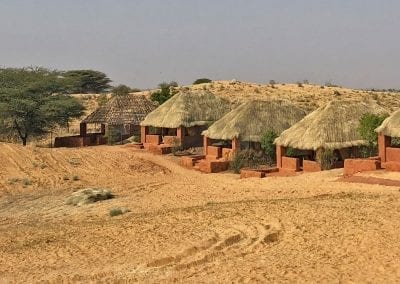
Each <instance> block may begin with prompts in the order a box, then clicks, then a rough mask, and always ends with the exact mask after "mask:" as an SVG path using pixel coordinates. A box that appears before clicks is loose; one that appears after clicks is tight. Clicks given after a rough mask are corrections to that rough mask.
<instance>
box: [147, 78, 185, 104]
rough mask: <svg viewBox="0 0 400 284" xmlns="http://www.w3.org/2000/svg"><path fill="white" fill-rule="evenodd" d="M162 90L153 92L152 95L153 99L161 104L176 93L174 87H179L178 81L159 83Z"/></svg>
mask: <svg viewBox="0 0 400 284" xmlns="http://www.w3.org/2000/svg"><path fill="white" fill-rule="evenodd" d="M158 86H159V87H160V89H161V90H159V91H156V92H153V93H152V94H151V96H150V99H151V100H152V101H155V102H158V103H159V104H160V105H161V104H163V103H165V102H166V101H167V100H168V99H170V98H171V97H173V96H174V95H175V91H174V90H173V87H177V86H178V83H176V82H174V81H172V82H170V83H165V82H163V83H160V84H159V85H158Z"/></svg>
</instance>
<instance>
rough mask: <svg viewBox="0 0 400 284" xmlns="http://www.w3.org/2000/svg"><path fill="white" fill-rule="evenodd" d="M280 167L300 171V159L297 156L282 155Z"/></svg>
mask: <svg viewBox="0 0 400 284" xmlns="http://www.w3.org/2000/svg"><path fill="white" fill-rule="evenodd" d="M282 168H284V169H286V170H292V171H295V172H298V171H300V160H299V159H298V158H291V157H282Z"/></svg>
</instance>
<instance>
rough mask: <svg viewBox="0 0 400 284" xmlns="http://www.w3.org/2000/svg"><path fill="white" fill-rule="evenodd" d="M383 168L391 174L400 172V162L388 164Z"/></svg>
mask: <svg viewBox="0 0 400 284" xmlns="http://www.w3.org/2000/svg"><path fill="white" fill-rule="evenodd" d="M382 167H384V168H385V170H387V171H390V172H400V162H386V163H385V164H384V165H382Z"/></svg>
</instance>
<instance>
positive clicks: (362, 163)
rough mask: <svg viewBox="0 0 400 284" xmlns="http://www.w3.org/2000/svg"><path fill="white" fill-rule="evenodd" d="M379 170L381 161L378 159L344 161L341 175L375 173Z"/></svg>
mask: <svg viewBox="0 0 400 284" xmlns="http://www.w3.org/2000/svg"><path fill="white" fill-rule="evenodd" d="M380 168H381V161H380V160H378V159H346V160H345V161H344V171H343V174H344V175H345V176H348V175H354V174H356V173H360V172H366V171H376V170H378V169H380Z"/></svg>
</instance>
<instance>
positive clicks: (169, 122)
mask: <svg viewBox="0 0 400 284" xmlns="http://www.w3.org/2000/svg"><path fill="white" fill-rule="evenodd" d="M228 111H230V104H229V103H228V102H227V101H225V100H223V99H221V98H218V97H216V96H215V95H214V94H213V93H211V92H208V91H199V92H190V91H180V92H179V93H177V94H175V95H174V96H173V97H172V98H170V99H169V100H168V101H166V102H165V103H163V104H162V105H161V106H159V107H158V108H157V109H156V110H154V111H153V112H151V113H149V115H148V116H147V117H146V118H145V120H144V121H143V122H142V123H141V125H143V126H153V127H163V128H177V127H180V126H184V127H192V126H203V125H210V124H211V123H213V122H214V121H216V120H218V119H220V118H221V117H222V116H223V115H224V114H225V113H227V112H228Z"/></svg>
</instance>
